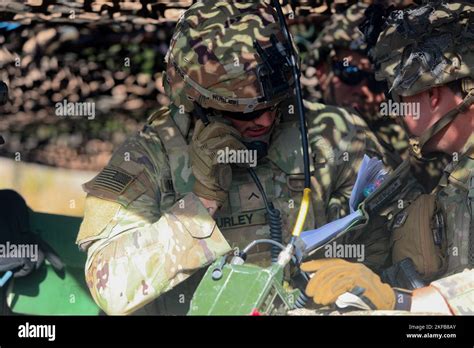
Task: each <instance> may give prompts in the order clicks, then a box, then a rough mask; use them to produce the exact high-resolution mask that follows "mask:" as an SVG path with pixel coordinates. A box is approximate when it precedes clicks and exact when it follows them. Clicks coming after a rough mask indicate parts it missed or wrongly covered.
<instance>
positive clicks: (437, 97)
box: [428, 87, 447, 111]
mask: <svg viewBox="0 0 474 348" xmlns="http://www.w3.org/2000/svg"><path fill="white" fill-rule="evenodd" d="M428 95H429V98H430V107H431V110H432V111H435V110H436V109H438V107H439V105H440V103H441V100H442V99H444V98H445V97H447V95H446V93H443V91H441V87H434V88H431V89H430V90H429V91H428Z"/></svg>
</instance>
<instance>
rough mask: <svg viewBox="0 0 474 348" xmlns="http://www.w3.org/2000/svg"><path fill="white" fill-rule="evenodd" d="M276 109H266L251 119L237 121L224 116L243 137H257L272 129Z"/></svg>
mask: <svg viewBox="0 0 474 348" xmlns="http://www.w3.org/2000/svg"><path fill="white" fill-rule="evenodd" d="M276 115H277V110H272V111H270V110H269V111H266V112H264V113H263V114H262V115H260V116H259V117H257V118H255V119H253V120H251V121H239V120H236V119H233V118H229V117H226V118H227V119H228V120H230V121H231V122H232V126H233V127H234V128H235V129H237V131H239V132H240V134H241V135H242V136H243V137H245V138H258V137H261V136H263V135H266V134H267V133H268V132H270V130H271V129H272V126H273V123H274V122H275V119H276Z"/></svg>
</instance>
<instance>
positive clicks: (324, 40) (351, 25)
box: [313, 3, 369, 59]
mask: <svg viewBox="0 0 474 348" xmlns="http://www.w3.org/2000/svg"><path fill="white" fill-rule="evenodd" d="M368 6H369V5H368V4H365V3H357V4H355V5H352V6H351V7H349V8H348V9H347V10H346V12H344V13H338V14H334V15H332V16H331V19H330V20H329V22H328V23H327V24H325V25H324V29H323V30H322V31H321V33H320V34H319V36H318V38H317V39H316V41H315V42H314V45H313V49H314V50H315V52H314V53H315V54H317V52H319V51H320V50H321V49H324V48H325V49H329V50H331V51H333V53H334V49H336V48H347V49H350V50H353V51H363V50H365V49H366V48H367V45H366V43H365V40H364V36H363V35H362V33H361V31H360V30H359V28H358V26H359V24H360V23H361V22H362V21H363V19H364V12H365V10H366V9H367V7H368ZM316 58H317V59H319V57H316Z"/></svg>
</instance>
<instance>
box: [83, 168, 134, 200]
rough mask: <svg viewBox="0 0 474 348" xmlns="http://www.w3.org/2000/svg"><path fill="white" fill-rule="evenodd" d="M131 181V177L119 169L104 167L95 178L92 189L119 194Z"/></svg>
mask: <svg viewBox="0 0 474 348" xmlns="http://www.w3.org/2000/svg"><path fill="white" fill-rule="evenodd" d="M132 181H133V177H132V176H131V175H128V174H127V173H125V172H123V171H121V170H120V169H116V168H111V167H105V168H104V170H102V172H100V173H99V175H97V177H96V178H95V180H94V182H93V184H92V188H95V189H104V190H107V191H110V192H113V193H117V194H121V193H123V192H124V191H125V189H126V188H127V186H128V185H129V184H130V183H131V182H132Z"/></svg>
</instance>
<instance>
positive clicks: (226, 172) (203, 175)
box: [190, 120, 246, 205]
mask: <svg viewBox="0 0 474 348" xmlns="http://www.w3.org/2000/svg"><path fill="white" fill-rule="evenodd" d="M239 139H240V134H239V132H238V131H237V130H236V129H235V128H233V127H231V126H229V125H226V124H224V123H222V122H211V123H210V124H208V125H207V126H205V125H204V124H203V122H202V121H201V120H198V121H197V122H196V127H195V128H194V134H193V139H192V143H191V146H190V158H191V167H192V170H193V174H194V176H195V178H196V182H195V184H194V189H193V191H194V193H195V194H196V195H197V196H198V197H202V198H205V199H209V200H214V201H216V202H217V203H218V205H222V204H223V203H224V201H225V199H226V197H227V193H228V191H229V188H230V184H231V182H232V168H231V167H230V164H228V163H219V162H218V158H219V156H218V154H219V150H225V148H226V147H227V148H229V150H243V149H245V148H246V147H245V146H244V144H242V143H241V142H240V141H239Z"/></svg>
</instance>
